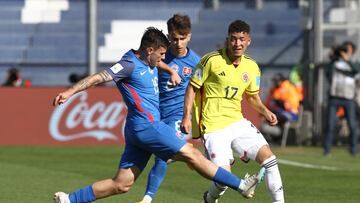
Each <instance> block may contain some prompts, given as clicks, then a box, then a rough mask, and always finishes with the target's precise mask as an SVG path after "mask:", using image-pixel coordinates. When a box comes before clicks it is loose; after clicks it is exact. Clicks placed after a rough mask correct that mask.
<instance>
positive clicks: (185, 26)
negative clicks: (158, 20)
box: [167, 14, 191, 35]
mask: <svg viewBox="0 0 360 203" xmlns="http://www.w3.org/2000/svg"><path fill="white" fill-rule="evenodd" d="M167 28H168V32H169V33H170V32H178V33H179V34H181V35H186V34H189V33H190V32H191V22H190V18H189V16H187V15H181V14H174V16H173V17H171V18H170V19H169V20H168V21H167Z"/></svg>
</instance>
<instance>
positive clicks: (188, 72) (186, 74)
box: [182, 67, 191, 77]
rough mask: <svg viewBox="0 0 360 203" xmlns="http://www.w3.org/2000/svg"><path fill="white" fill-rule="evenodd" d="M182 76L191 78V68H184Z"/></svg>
mask: <svg viewBox="0 0 360 203" xmlns="http://www.w3.org/2000/svg"><path fill="white" fill-rule="evenodd" d="M182 74H183V76H184V77H190V76H191V68H189V67H184V68H183V71H182Z"/></svg>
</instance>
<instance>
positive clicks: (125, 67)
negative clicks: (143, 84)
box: [105, 60, 135, 82]
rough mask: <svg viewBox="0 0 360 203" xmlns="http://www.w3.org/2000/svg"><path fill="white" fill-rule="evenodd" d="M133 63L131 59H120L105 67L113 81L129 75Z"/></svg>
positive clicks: (133, 66)
mask: <svg viewBox="0 0 360 203" xmlns="http://www.w3.org/2000/svg"><path fill="white" fill-rule="evenodd" d="M134 68H135V65H134V63H133V62H131V61H127V60H120V61H119V62H117V63H115V64H114V65H113V66H111V67H109V68H107V69H105V70H106V71H107V72H108V73H109V74H110V75H111V76H112V77H113V80H114V81H115V82H118V81H121V80H123V79H125V78H128V77H130V75H131V74H132V72H133V71H134Z"/></svg>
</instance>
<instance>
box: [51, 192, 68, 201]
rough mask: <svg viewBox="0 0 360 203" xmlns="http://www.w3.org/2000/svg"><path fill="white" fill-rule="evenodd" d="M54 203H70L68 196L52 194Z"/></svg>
mask: <svg viewBox="0 0 360 203" xmlns="http://www.w3.org/2000/svg"><path fill="white" fill-rule="evenodd" d="M54 203H71V202H70V199H69V195H68V194H66V193H64V192H57V193H55V194H54Z"/></svg>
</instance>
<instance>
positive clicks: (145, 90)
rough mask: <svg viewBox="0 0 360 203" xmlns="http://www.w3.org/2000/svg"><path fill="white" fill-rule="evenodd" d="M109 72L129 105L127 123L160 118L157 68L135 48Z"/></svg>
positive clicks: (152, 120)
mask: <svg viewBox="0 0 360 203" xmlns="http://www.w3.org/2000/svg"><path fill="white" fill-rule="evenodd" d="M106 71H107V72H108V73H109V74H110V75H112V77H113V80H114V81H115V83H116V86H117V88H118V89H119V91H120V92H121V94H122V96H123V99H124V101H125V103H126V105H127V108H128V115H127V118H126V125H137V124H146V123H153V122H155V121H160V112H159V88H158V71H157V68H156V67H155V68H151V67H150V66H149V65H147V64H145V63H144V62H143V61H141V60H140V59H139V58H138V57H136V56H135V54H134V50H130V51H128V52H127V53H126V54H125V55H124V56H123V57H122V59H121V60H120V61H119V62H118V63H116V64H115V65H113V66H112V67H110V68H107V69H106Z"/></svg>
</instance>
